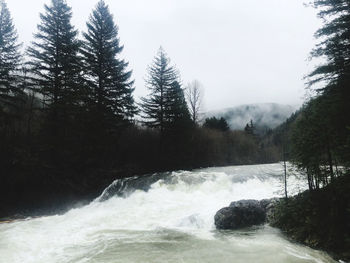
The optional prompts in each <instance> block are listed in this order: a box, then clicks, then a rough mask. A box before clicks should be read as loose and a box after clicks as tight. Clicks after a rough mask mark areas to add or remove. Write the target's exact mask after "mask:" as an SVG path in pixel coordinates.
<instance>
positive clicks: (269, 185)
mask: <svg viewBox="0 0 350 263" xmlns="http://www.w3.org/2000/svg"><path fill="white" fill-rule="evenodd" d="M282 174H283V172H282V166H281V165H280V164H271V165H255V166H237V167H223V168H210V169H201V170H196V171H192V172H185V171H181V172H173V173H168V174H156V175H152V176H148V177H143V178H147V180H145V179H137V178H132V179H128V180H121V181H117V182H115V183H113V184H112V185H111V186H110V187H109V188H108V189H106V190H105V192H104V193H103V194H102V195H101V197H100V198H98V199H96V200H95V201H94V202H92V203H90V204H89V205H87V206H84V207H82V208H78V209H73V210H70V211H69V212H67V213H66V214H64V215H56V216H48V217H41V218H36V219H27V220H24V221H17V222H12V223H7V224H0V262H4V263H17V262H18V263H24V262H28V263H41V262H43V263H51V262H52V263H56V262H57V263H66V262H70V263H73V262H74V263H76V262H79V263H85V262H96V263H97V262H99V263H100V262H106V263H107V262H108V263H109V262H113V263H116V262H122V263H127V262H152V263H153V262H215V263H219V262H220V263H221V262H245V263H246V262H268V263H272V262H278V263H281V262H284V263H289V262H290V263H292V262H334V261H333V260H332V259H331V258H330V257H328V256H327V255H326V254H325V253H323V252H320V251H315V250H312V249H310V248H307V247H305V246H301V245H298V244H295V243H291V242H289V241H288V240H287V239H286V238H285V237H284V236H283V235H282V234H281V233H280V232H279V231H278V230H277V229H274V228H271V227H269V226H267V225H265V226H258V227H252V228H248V229H244V230H240V231H218V230H215V227H214V215H215V213H216V211H217V210H219V209H220V208H222V207H224V206H228V205H229V203H230V202H231V201H234V200H239V199H263V198H270V197H274V196H281V195H282V193H283V184H282ZM147 183H149V185H148V186H149V187H145V185H146V186H147ZM288 185H289V193H290V194H295V193H297V192H298V191H300V190H303V189H305V187H306V182H305V181H304V180H301V179H300V178H298V176H294V175H293V176H290V177H289V179H288ZM140 186H141V187H140ZM140 188H143V189H145V188H148V191H144V190H137V189H140Z"/></svg>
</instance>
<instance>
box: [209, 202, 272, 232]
mask: <svg viewBox="0 0 350 263" xmlns="http://www.w3.org/2000/svg"><path fill="white" fill-rule="evenodd" d="M265 217H266V212H265V210H264V208H263V207H262V205H261V204H260V202H259V201H257V200H240V201H237V202H232V203H231V204H230V206H229V207H224V208H222V209H220V210H219V211H218V212H217V213H216V215H215V217H214V220H215V226H216V228H217V229H239V228H243V227H249V226H253V225H259V224H262V223H264V222H265Z"/></svg>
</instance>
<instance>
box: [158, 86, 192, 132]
mask: <svg viewBox="0 0 350 263" xmlns="http://www.w3.org/2000/svg"><path fill="white" fill-rule="evenodd" d="M164 119H165V122H166V126H167V127H171V128H175V129H183V128H186V126H190V124H191V116H190V112H189V110H188V106H187V102H186V99H185V95H184V91H183V89H182V88H181V85H180V83H179V82H178V81H174V82H173V83H172V84H171V85H170V87H169V89H168V90H167V91H166V110H165V114H164Z"/></svg>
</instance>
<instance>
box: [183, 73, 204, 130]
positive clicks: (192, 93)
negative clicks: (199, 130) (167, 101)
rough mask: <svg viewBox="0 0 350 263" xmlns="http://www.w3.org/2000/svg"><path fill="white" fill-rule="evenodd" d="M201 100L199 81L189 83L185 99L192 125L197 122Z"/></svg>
mask: <svg viewBox="0 0 350 263" xmlns="http://www.w3.org/2000/svg"><path fill="white" fill-rule="evenodd" d="M202 98H203V92H202V88H201V84H200V83H199V81H198V80H194V81H192V82H191V83H189V84H188V85H187V88H186V99H187V102H188V108H189V111H190V114H191V119H192V121H193V122H194V123H198V122H199V117H200V111H201V106H202Z"/></svg>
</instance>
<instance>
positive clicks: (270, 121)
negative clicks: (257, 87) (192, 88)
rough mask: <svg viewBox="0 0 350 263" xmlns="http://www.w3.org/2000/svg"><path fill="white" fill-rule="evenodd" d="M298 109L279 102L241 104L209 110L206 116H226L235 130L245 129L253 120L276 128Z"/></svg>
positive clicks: (257, 125)
mask: <svg viewBox="0 0 350 263" xmlns="http://www.w3.org/2000/svg"><path fill="white" fill-rule="evenodd" d="M296 110H297V107H295V106H290V105H283V104H277V103H260V104H249V105H240V106H237V107H232V108H227V109H223V110H217V111H210V112H207V114H206V117H213V116H215V117H224V118H225V119H226V121H227V122H228V124H229V125H230V128H231V129H233V130H241V129H244V127H245V125H246V124H247V123H248V122H250V120H253V122H254V124H255V125H256V127H258V128H259V129H263V128H275V127H277V126H278V125H280V124H281V123H282V122H284V121H285V120H286V119H287V118H288V117H290V115H291V114H292V113H293V112H295V111H296Z"/></svg>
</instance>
